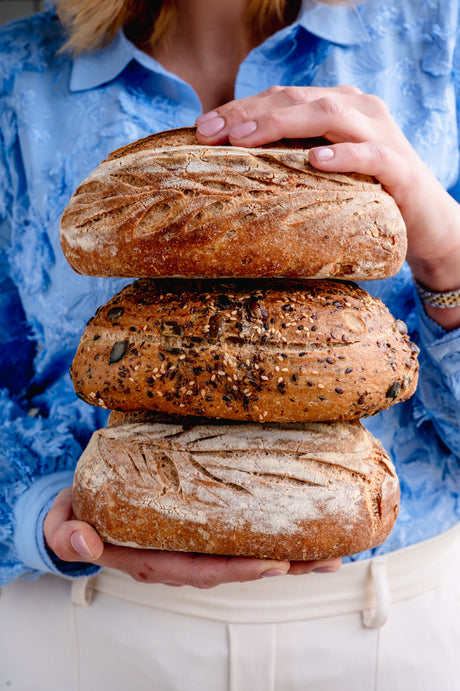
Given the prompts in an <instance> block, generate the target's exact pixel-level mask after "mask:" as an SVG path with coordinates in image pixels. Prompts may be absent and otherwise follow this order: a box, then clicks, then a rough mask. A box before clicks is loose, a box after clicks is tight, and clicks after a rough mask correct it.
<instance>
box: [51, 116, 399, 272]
mask: <svg viewBox="0 0 460 691" xmlns="http://www.w3.org/2000/svg"><path fill="white" fill-rule="evenodd" d="M313 143H315V142H313ZM311 145H312V142H310V141H309V140H300V141H299V140H296V141H294V142H277V143H275V144H273V145H270V147H261V148H258V149H245V148H239V147H232V146H203V145H200V144H199V143H198V140H197V138H196V135H195V130H194V129H193V128H184V129H179V130H171V131H168V132H161V133H159V134H156V135H152V136H151V137H147V138H145V139H142V140H140V141H138V142H134V143H133V144H131V145H128V146H126V147H123V148H121V149H119V150H117V151H115V152H114V153H113V154H112V155H110V156H109V157H108V158H107V159H106V160H105V161H103V162H102V163H101V164H100V165H99V166H98V167H97V168H96V170H95V171H93V173H92V174H91V175H89V176H88V177H87V178H86V180H84V181H83V182H82V184H81V185H80V186H79V188H78V189H77V190H76V192H75V194H74V195H73V196H72V198H71V200H70V202H69V204H68V206H67V208H66V210H65V212H64V214H63V217H62V221H61V243H62V248H63V251H64V254H65V256H66V257H67V259H68V261H69V263H70V264H71V266H72V267H73V268H74V269H75V270H76V271H78V272H80V273H83V274H89V275H96V276H127V277H133V278H137V277H142V276H147V277H164V276H178V277H190V278H195V277H211V278H212V277H216V278H222V277H263V276H265V277H270V276H277V277H280V276H284V277H291V278H312V277H315V278H331V277H336V278H347V279H353V280H366V279H377V278H385V277H388V276H391V275H393V274H395V273H396V272H397V271H398V269H399V268H400V266H401V264H402V262H403V260H404V257H405V253H406V233H405V226H404V222H403V219H402V216H401V214H400V212H399V209H398V207H397V205H396V203H395V201H394V200H393V198H392V197H391V196H390V195H389V194H388V193H387V192H386V191H385V190H384V189H383V188H382V186H381V185H380V184H379V183H378V182H377V181H376V180H375V179H373V178H371V177H368V176H364V175H358V174H343V173H327V172H321V171H318V170H317V169H315V168H313V167H312V166H311V165H310V164H309V162H308V147H309V146H311ZM295 147H303V148H295Z"/></svg>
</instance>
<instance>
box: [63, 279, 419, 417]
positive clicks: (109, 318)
mask: <svg viewBox="0 0 460 691" xmlns="http://www.w3.org/2000/svg"><path fill="white" fill-rule="evenodd" d="M417 350H418V349H417V347H416V346H415V345H414V344H413V343H411V342H410V340H409V338H408V336H407V335H406V333H405V325H404V324H402V323H401V322H398V321H397V320H395V319H394V318H393V317H392V315H391V314H390V312H389V311H388V310H387V308H386V307H385V306H384V304H383V303H382V302H381V301H380V300H378V299H376V298H374V297H371V296H370V295H369V294H368V293H366V292H365V291H364V290H362V289H360V288H359V287H358V286H357V285H355V284H352V283H348V282H342V281H333V280H310V281H304V282H298V283H296V282H289V281H281V282H276V281H275V282H274V281H261V280H254V281H249V280H248V281H236V282H235V281H234V282H231V281H227V282H222V281H191V280H190V281H189V280H178V279H176V280H174V279H171V280H167V279H165V280H153V279H140V280H138V281H136V282H134V283H133V284H131V285H130V286H127V287H126V288H124V289H123V290H122V291H121V292H120V293H119V294H118V295H116V296H115V297H114V298H113V299H112V300H110V301H109V302H108V303H107V304H106V305H104V306H103V307H101V308H100V309H99V310H98V312H97V314H96V315H95V317H94V318H93V319H91V320H90V322H89V323H88V325H87V328H86V330H85V332H84V334H83V336H82V339H81V341H80V345H79V347H78V350H77V353H76V355H75V358H74V361H73V364H72V368H71V375H72V379H73V383H74V386H75V390H76V392H77V394H78V395H79V396H80V397H81V398H83V399H84V400H85V401H87V402H88V403H92V404H93V405H98V406H101V407H105V408H109V409H113V410H124V411H129V410H159V411H163V412H165V413H172V414H187V415H199V416H206V417H217V418H227V419H234V420H244V421H255V422H259V421H261V422H270V421H272V422H302V421H324V420H331V421H332V420H345V419H355V418H359V417H363V416H367V415H372V414H373V413H375V412H376V411H378V410H381V409H383V408H387V407H389V406H390V405H391V404H393V403H396V402H398V401H402V400H405V399H406V398H408V397H409V396H410V395H411V394H412V393H413V391H414V390H415V386H416V383H417V356H416V353H417Z"/></svg>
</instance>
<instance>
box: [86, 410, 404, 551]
mask: <svg viewBox="0 0 460 691" xmlns="http://www.w3.org/2000/svg"><path fill="white" fill-rule="evenodd" d="M73 501H74V511H75V514H76V516H77V518H79V519H80V520H84V521H87V522H89V523H91V524H92V525H93V526H94V527H95V528H96V530H97V531H98V533H99V534H100V535H101V537H102V538H103V539H104V540H105V541H108V542H113V543H115V544H123V545H128V546H134V547H146V548H155V549H165V550H179V551H188V552H205V553H212V554H227V555H245V556H258V557H264V558H273V559H283V560H284V559H287V560H308V559H329V558H334V557H343V556H347V555H350V554H355V553H357V552H360V551H363V550H366V549H370V548H372V547H374V546H376V545H377V544H380V543H381V542H383V541H384V540H385V539H386V537H387V536H388V534H389V533H390V531H391V529H392V527H393V525H394V522H395V520H396V516H397V514H398V508H399V484H398V479H397V476H396V474H395V471H394V467H393V465H392V463H391V461H390V459H389V457H388V455H387V454H386V452H385V451H384V450H383V448H382V446H381V444H380V442H379V441H377V440H376V439H375V438H374V437H372V435H371V434H370V433H369V432H368V431H367V430H365V429H364V427H363V426H362V425H361V423H360V422H359V421H355V422H348V423H317V424H309V425H265V426H262V425H258V424H254V425H248V424H245V423H233V424H228V423H227V424H217V423H215V422H214V423H213V424H209V423H208V421H205V424H202V425H198V426H192V425H185V426H183V425H181V424H179V423H176V424H174V423H169V422H167V423H156V424H155V423H153V424H148V423H145V422H144V423H141V424H125V425H121V426H117V427H113V428H110V429H103V430H99V431H98V432H96V433H95V434H94V435H93V437H92V439H91V442H90V444H89V446H88V447H87V449H86V450H85V452H84V453H83V455H82V457H81V458H80V460H79V463H78V466H77V470H76V474H75V480H74V491H73Z"/></svg>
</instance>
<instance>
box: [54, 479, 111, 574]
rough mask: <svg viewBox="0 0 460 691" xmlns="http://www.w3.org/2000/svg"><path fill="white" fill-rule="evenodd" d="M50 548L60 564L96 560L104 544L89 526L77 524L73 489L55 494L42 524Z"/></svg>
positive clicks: (82, 523) (81, 523) (66, 489)
mask: <svg viewBox="0 0 460 691" xmlns="http://www.w3.org/2000/svg"><path fill="white" fill-rule="evenodd" d="M43 532H44V536H45V541H46V544H47V546H48V547H49V549H50V550H51V551H52V552H54V554H55V555H56V556H57V557H58V558H59V559H62V560H63V561H90V562H91V561H95V560H96V559H98V558H99V557H100V556H101V555H102V552H103V550H104V543H103V542H102V540H101V538H100V537H99V535H98V534H97V532H96V531H95V530H94V528H92V527H91V526H90V525H89V524H88V523H84V522H83V521H77V520H76V519H74V518H73V512H72V488H71V487H66V488H65V489H63V490H62V491H61V492H59V494H58V495H57V497H56V499H55V500H54V503H53V505H52V507H51V509H50V510H49V512H48V514H47V516H46V518H45V522H44V525H43Z"/></svg>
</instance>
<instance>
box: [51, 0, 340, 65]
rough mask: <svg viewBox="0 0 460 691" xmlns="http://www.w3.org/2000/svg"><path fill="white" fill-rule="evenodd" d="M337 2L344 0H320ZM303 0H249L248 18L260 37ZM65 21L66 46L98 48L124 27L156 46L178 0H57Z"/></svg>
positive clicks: (288, 18) (80, 49)
mask: <svg viewBox="0 0 460 691" xmlns="http://www.w3.org/2000/svg"><path fill="white" fill-rule="evenodd" d="M319 1H320V2H324V3H326V4H329V5H336V4H339V3H340V2H343V0H319ZM300 4H301V0H249V3H248V18H249V21H250V22H251V24H252V31H253V34H254V36H255V37H256V38H257V39H263V38H264V37H265V35H266V34H267V28H268V27H270V25H272V24H273V22H275V21H276V20H278V21H282V22H284V23H286V24H290V23H291V22H293V21H294V19H295V17H296V16H297V13H298V11H299V8H300ZM56 5H57V11H58V15H59V18H60V20H61V22H62V23H63V25H64V27H65V28H66V30H67V32H68V40H67V42H66V44H65V46H64V49H65V50H70V51H72V52H73V53H82V52H85V51H91V50H96V49H97V48H100V47H102V46H104V45H106V44H107V43H110V41H111V40H112V39H113V37H114V36H115V34H116V33H117V31H118V30H119V29H121V28H123V29H124V30H125V33H126V35H127V36H128V38H130V39H131V40H132V41H133V42H135V43H136V44H137V45H138V46H140V47H150V48H151V47H152V46H154V45H155V44H157V43H158V42H159V40H160V39H161V38H162V37H164V36H165V35H166V33H167V31H168V30H169V29H170V28H171V26H172V25H173V23H174V20H175V3H174V0H56Z"/></svg>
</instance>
